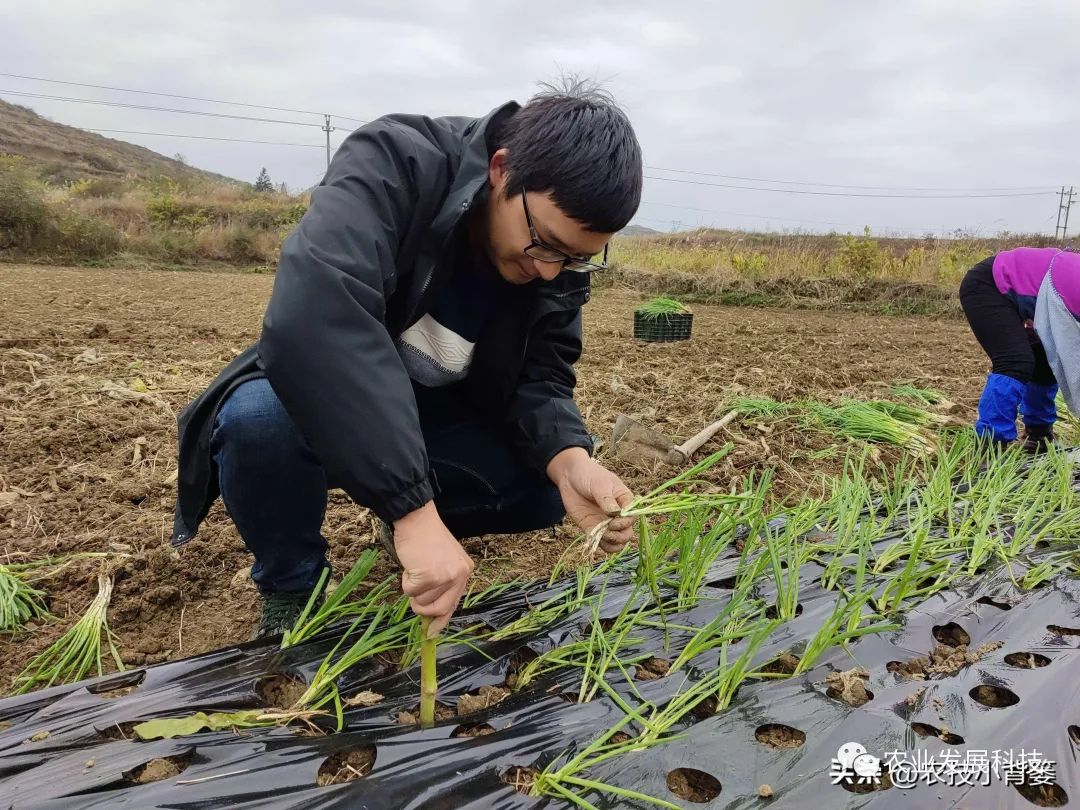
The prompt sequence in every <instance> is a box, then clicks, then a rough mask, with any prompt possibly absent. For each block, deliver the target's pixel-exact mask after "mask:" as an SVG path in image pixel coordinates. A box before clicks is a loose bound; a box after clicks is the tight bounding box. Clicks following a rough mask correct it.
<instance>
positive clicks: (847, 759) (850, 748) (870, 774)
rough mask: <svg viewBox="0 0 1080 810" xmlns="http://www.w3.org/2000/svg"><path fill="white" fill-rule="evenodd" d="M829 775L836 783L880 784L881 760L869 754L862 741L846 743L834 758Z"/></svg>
mask: <svg viewBox="0 0 1080 810" xmlns="http://www.w3.org/2000/svg"><path fill="white" fill-rule="evenodd" d="M829 777H830V778H831V779H832V783H833V784H834V785H839V784H841V783H846V784H849V785H850V784H857V785H878V784H881V760H880V759H878V758H877V757H875V756H874V755H873V754H868V753H867V752H866V746H865V745H863V744H862V743H857V742H848V743H844V744H843V745H841V746H840V748H839V749H838V750H837V752H836V756H835V757H834V758H833V761H832V766H831V767H830V769H829Z"/></svg>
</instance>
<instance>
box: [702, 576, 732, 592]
mask: <svg viewBox="0 0 1080 810" xmlns="http://www.w3.org/2000/svg"><path fill="white" fill-rule="evenodd" d="M738 580H739V578H738V577H723V578H722V579H714V580H713V581H712V582H710V583H708V585H709V587H710V588H719V589H721V590H724V591H733V590H735V583H736V582H738Z"/></svg>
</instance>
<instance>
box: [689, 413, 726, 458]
mask: <svg viewBox="0 0 1080 810" xmlns="http://www.w3.org/2000/svg"><path fill="white" fill-rule="evenodd" d="M738 415H739V412H738V411H731V412H730V413H728V414H725V415H724V416H723V417H721V418H720V419H717V420H716V421H715V422H713V423H712V424H711V425H709V426H708V427H707V428H705V429H704V430H703V431H701V432H700V433H698V434H697V435H695V436H691V437H690V438H689V439H687V440H686V441H685V442H683V443H682V444H680V445H679V446H678V447H676V448H675V449H676V450H678V451H679V452H680V453H682V454H683V455H684V456H686V457H687V458H690V456H692V455H693V454H694V453H695V452H697V450H698V448H700V447H701V445H703V444H705V442H707V441H708V440H709V439H711V438H712V437H713V436H715V435H716V434H717V433H719V432H720V431H721V430H722V429H723V428H724V427H726V426H727V425H728V423H730V422H731V420H732V419H734V418H735V417H736V416H738Z"/></svg>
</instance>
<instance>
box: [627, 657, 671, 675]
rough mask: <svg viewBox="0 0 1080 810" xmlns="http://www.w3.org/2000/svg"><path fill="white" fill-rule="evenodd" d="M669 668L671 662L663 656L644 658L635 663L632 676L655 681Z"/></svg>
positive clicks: (665, 673)
mask: <svg viewBox="0 0 1080 810" xmlns="http://www.w3.org/2000/svg"><path fill="white" fill-rule="evenodd" d="M670 669H671V662H670V661H668V660H667V659H664V658H657V657H656V656H653V657H652V658H646V659H645V660H644V661H642V662H641V663H640V664H638V665H637V669H636V671H635V673H634V677H635V678H636V679H637V680H639V681H655V680H657V679H659V678H663V677H664V676H665V675H667V674H668V671H669V670H670Z"/></svg>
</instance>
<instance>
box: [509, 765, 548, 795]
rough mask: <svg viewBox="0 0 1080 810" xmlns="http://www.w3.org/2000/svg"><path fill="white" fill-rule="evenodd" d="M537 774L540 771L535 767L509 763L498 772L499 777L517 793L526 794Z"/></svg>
mask: <svg viewBox="0 0 1080 810" xmlns="http://www.w3.org/2000/svg"><path fill="white" fill-rule="evenodd" d="M539 775H540V771H538V770H536V768H530V767H528V766H527V765H511V766H510V767H509V768H507V769H506V770H505V771H503V772H502V773H501V774H499V778H500V779H502V780H503V781H504V782H505V783H506V784H508V785H510V787H512V788H513V789H514V790H516V791H517V792H518V793H524V794H528V792H529V788H531V787H532V783H533V782H535V781H536V777H537V776H539Z"/></svg>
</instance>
